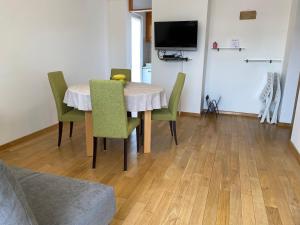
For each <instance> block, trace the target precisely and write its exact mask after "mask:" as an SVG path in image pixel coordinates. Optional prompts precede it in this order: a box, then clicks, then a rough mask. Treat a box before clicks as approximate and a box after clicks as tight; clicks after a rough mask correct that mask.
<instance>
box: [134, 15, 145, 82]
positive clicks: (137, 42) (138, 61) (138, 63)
mask: <svg viewBox="0 0 300 225" xmlns="http://www.w3.org/2000/svg"><path fill="white" fill-rule="evenodd" d="M142 25H143V24H142V19H141V18H140V17H138V16H136V15H132V16H131V79H132V81H133V82H141V73H142V46H143V38H142V34H143V33H142V30H143V27H142Z"/></svg>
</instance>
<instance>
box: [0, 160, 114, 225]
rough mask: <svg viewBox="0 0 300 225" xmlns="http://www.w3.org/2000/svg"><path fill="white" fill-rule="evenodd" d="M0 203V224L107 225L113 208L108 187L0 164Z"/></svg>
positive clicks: (112, 192) (111, 191) (111, 190)
mask: <svg viewBox="0 0 300 225" xmlns="http://www.w3.org/2000/svg"><path fill="white" fill-rule="evenodd" d="M7 182H8V183H9V185H8V186H7V187H6V186H5V184H6V183H7ZM9 189H12V190H9ZM16 196H17V201H14V203H11V202H13V200H12V199H14V198H15V197H16ZM0 202H2V203H4V204H0V225H10V224H11V225H18V224H20V225H27V224H29V225H107V224H109V223H110V222H111V220H112V218H113V215H114V213H115V209H116V207H115V197H114V190H113V188H112V187H109V186H105V185H102V184H98V183H91V182H87V181H82V180H75V179H70V178H65V177H59V176H54V175H49V174H43V173H36V172H32V171H30V170H25V169H18V168H8V167H7V166H6V165H5V164H4V163H3V162H1V161H0ZM19 203H20V204H21V207H19V208H23V209H19V208H18V207H16V206H18V205H20V204H19ZM11 208H12V209H11ZM10 210H12V211H10ZM16 210H17V211H16ZM20 210H21V211H20ZM20 212H21V214H24V215H25V216H24V215H21V214H20ZM6 215H7V216H6ZM8 215H10V216H8ZM12 217H13V218H12ZM19 217H20V218H21V219H20V218H19Z"/></svg>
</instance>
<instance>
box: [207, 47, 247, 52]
mask: <svg viewBox="0 0 300 225" xmlns="http://www.w3.org/2000/svg"><path fill="white" fill-rule="evenodd" d="M211 49H212V50H217V51H218V52H219V51H220V50H237V51H240V52H241V51H242V50H245V49H246V48H231V47H220V48H211Z"/></svg>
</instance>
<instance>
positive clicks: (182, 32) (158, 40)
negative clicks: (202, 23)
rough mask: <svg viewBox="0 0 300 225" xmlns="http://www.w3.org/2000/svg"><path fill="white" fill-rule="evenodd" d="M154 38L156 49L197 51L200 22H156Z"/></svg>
mask: <svg viewBox="0 0 300 225" xmlns="http://www.w3.org/2000/svg"><path fill="white" fill-rule="evenodd" d="M154 36H155V48H156V49H165V50H168V49H169V50H195V49H197V39H198V38H197V36H198V21H174V22H155V23H154Z"/></svg>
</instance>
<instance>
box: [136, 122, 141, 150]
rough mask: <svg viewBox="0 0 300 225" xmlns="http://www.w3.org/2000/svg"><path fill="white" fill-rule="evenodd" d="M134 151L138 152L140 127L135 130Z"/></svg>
mask: <svg viewBox="0 0 300 225" xmlns="http://www.w3.org/2000/svg"><path fill="white" fill-rule="evenodd" d="M135 133H136V151H137V152H140V127H139V126H138V127H137V128H136V131H135Z"/></svg>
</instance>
